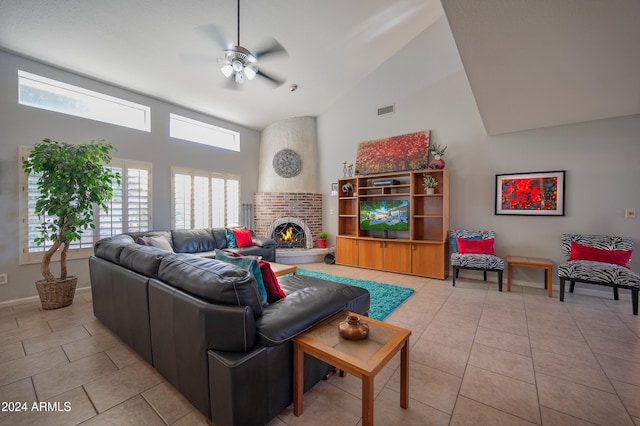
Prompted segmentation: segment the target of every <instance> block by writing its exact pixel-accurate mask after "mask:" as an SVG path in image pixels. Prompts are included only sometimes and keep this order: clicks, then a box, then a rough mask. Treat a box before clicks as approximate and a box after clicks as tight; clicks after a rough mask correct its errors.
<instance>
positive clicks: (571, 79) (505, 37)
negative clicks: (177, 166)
mask: <svg viewBox="0 0 640 426" xmlns="http://www.w3.org/2000/svg"><path fill="white" fill-rule="evenodd" d="M236 6H237V4H236V2H235V1H233V0H209V1H199V0H185V1H181V2H170V1H158V0H138V1H135V2H131V1H125V0H110V1H87V0H66V1H55V2H54V1H50V0H0V49H3V50H6V51H9V52H14V53H17V54H19V55H22V56H26V57H28V58H33V59H36V60H38V61H40V62H43V63H46V64H51V65H54V66H56V67H59V68H62V69H65V70H70V71H73V72H75V73H78V74H81V75H86V76H90V77H91V78H94V79H97V80H100V81H104V82H107V83H110V84H113V85H116V86H119V87H123V88H126V89H128V90H132V91H135V92H139V93H142V94H145V95H150V96H153V97H156V98H159V99H162V100H165V101H168V102H171V103H175V104H178V105H181V106H184V107H186V108H188V109H192V110H195V111H200V112H203V113H205V114H210V115H213V116H216V117H220V118H222V119H226V120H229V121H232V122H235V123H238V124H241V125H245V126H247V127H251V128H255V129H258V130H260V129H262V128H264V126H266V125H268V124H270V123H273V122H275V121H278V120H281V119H284V118H289V117H293V116H303V115H312V116H314V115H318V114H320V113H321V112H323V111H324V110H326V109H327V108H329V107H330V106H331V104H332V103H333V102H335V101H336V100H337V99H339V98H340V97H341V96H343V95H345V94H346V93H348V92H349V90H350V89H351V88H353V87H354V86H355V85H357V84H358V82H359V81H360V80H361V79H363V78H364V77H365V76H366V75H368V74H369V73H371V72H373V71H375V70H376V68H377V67H379V66H380V65H381V64H382V63H383V62H385V61H386V60H387V59H389V58H390V57H391V56H392V55H393V54H394V53H396V52H397V51H399V50H400V49H402V48H403V47H404V46H405V45H406V44H407V43H408V42H409V41H411V40H412V39H413V38H415V37H416V36H417V35H418V34H420V33H421V32H423V31H424V30H425V29H427V28H428V27H429V26H430V25H431V24H432V23H433V22H435V21H436V20H438V19H439V18H441V17H442V14H443V6H444V12H445V13H446V17H447V19H448V21H449V23H450V26H451V29H452V32H453V35H454V38H455V41H456V44H457V46H458V50H459V53H460V56H461V58H462V61H463V64H464V67H465V71H466V73H467V76H468V78H469V82H470V84H471V88H472V90H473V93H474V96H475V99H476V102H477V105H478V108H479V111H480V114H481V116H482V119H483V121H484V124H485V128H486V129H487V132H488V133H489V134H498V133H506V132H512V131H518V130H523V129H530V128H537V127H547V126H553V125H559V124H566V123H574V122H580V121H588V120H594V119H600V118H608V117H615V116H622V115H630V114H640V49H639V48H638V46H640V24H639V23H640V1H638V0H616V1H615V2H610V1H604V0H603V1H597V0H593V1H591V0H536V1H531V0H482V1H470V0H442V4H441V3H440V1H438V0H402V1H393V2H390V1H387V0H357V1H355V0H354V1H340V0H324V1H317V0H296V1H291V0H269V1H256V0H244V1H242V2H241V44H242V45H243V46H244V47H247V48H249V49H251V50H254V49H255V50H259V48H260V47H261V46H262V45H263V44H264V42H265V41H266V40H268V39H269V37H273V38H275V39H277V40H278V41H279V42H280V43H281V44H282V45H283V46H284V47H285V48H286V49H287V51H288V56H284V57H273V58H272V59H270V58H265V60H264V62H261V63H260V65H261V69H262V70H264V71H266V72H268V73H271V74H274V75H277V76H282V77H286V82H285V84H283V85H282V86H280V87H277V88H275V87H274V86H272V85H270V84H269V83H268V82H265V81H260V80H258V79H256V80H253V81H251V82H248V83H246V84H245V85H244V90H240V91H235V90H228V89H226V88H224V87H223V86H224V83H225V78H224V76H223V75H222V74H221V72H220V67H221V64H220V63H219V62H218V58H221V57H223V52H222V51H221V48H220V47H219V46H218V45H217V44H216V42H215V41H214V40H212V39H211V38H207V37H205V36H204V35H203V34H202V33H201V32H199V31H197V30H196V28H198V27H200V26H202V25H208V24H215V25H217V26H218V27H219V28H220V29H221V32H222V33H223V34H224V35H225V38H226V39H227V40H228V41H229V42H234V41H235V38H236V24H237V21H236V19H237V16H236ZM231 44H235V43H231ZM269 59H270V60H269ZM417 60H421V58H420V57H419V56H418V59H417ZM401 66H403V65H402V64H399V74H400V72H401ZM434 66H437V64H434ZM26 71H29V70H26ZM294 83H295V84H297V85H298V87H299V89H298V90H297V91H296V92H290V91H289V90H288V86H289V85H290V84H294Z"/></svg>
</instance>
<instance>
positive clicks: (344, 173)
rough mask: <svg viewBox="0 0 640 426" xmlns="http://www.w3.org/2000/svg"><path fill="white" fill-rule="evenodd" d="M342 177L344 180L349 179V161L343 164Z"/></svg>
mask: <svg viewBox="0 0 640 426" xmlns="http://www.w3.org/2000/svg"><path fill="white" fill-rule="evenodd" d="M342 177H343V178H346V177H347V160H344V161H343V162H342Z"/></svg>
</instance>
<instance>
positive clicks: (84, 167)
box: [22, 139, 120, 281]
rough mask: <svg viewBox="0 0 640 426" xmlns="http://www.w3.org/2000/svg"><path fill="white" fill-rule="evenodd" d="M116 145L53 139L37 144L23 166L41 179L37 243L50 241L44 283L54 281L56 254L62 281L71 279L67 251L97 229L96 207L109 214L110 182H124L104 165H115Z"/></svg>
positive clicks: (27, 171) (101, 142) (39, 180)
mask: <svg viewBox="0 0 640 426" xmlns="http://www.w3.org/2000/svg"><path fill="white" fill-rule="evenodd" d="M111 150H113V146H111V145H109V144H107V143H105V142H104V140H100V141H96V140H94V141H92V142H91V143H89V144H83V145H71V144H68V143H61V142H57V141H54V140H51V139H43V140H42V143H40V144H37V145H36V146H35V147H34V148H33V150H32V151H31V154H30V155H29V158H28V159H27V160H25V161H24V162H23V163H22V169H23V170H24V172H25V173H26V174H27V175H34V176H36V177H37V178H38V181H37V186H38V191H39V192H40V197H39V198H38V200H37V201H36V205H35V213H36V214H37V215H38V218H39V219H40V220H42V223H41V224H40V225H39V226H38V231H39V232H40V236H39V237H37V238H35V239H34V242H35V243H36V244H38V245H42V244H43V243H45V242H46V241H50V242H52V245H51V247H49V248H48V249H47V251H46V252H45V254H44V256H43V258H42V262H41V263H40V272H41V273H42V276H43V277H44V280H45V281H56V280H58V278H55V277H54V275H53V274H52V273H51V269H50V264H51V258H52V257H53V255H54V254H55V253H56V252H57V251H58V250H59V249H61V252H60V278H59V280H65V279H67V251H68V250H69V244H71V243H72V242H74V241H79V240H80V238H81V237H82V232H83V231H84V230H86V229H89V228H91V229H93V228H95V226H94V225H93V209H94V205H98V206H100V207H101V208H103V209H104V210H107V208H108V206H107V201H109V200H110V199H111V197H112V195H113V189H112V184H113V182H117V183H118V185H119V184H120V174H119V173H117V172H113V171H111V170H110V169H108V168H107V167H105V166H104V165H106V164H108V163H109V162H110V161H111V155H110V152H111Z"/></svg>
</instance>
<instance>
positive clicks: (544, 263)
mask: <svg viewBox="0 0 640 426" xmlns="http://www.w3.org/2000/svg"><path fill="white" fill-rule="evenodd" d="M512 266H523V267H525V268H540V269H544V270H545V274H544V288H546V289H547V296H549V297H553V278H552V275H551V274H552V272H553V262H552V261H551V259H545V258H541V257H523V256H507V291H511V267H512Z"/></svg>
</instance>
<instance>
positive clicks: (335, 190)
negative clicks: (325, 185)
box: [331, 182, 338, 197]
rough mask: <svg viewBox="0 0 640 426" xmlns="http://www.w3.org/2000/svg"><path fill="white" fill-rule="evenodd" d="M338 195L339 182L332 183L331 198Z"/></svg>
mask: <svg viewBox="0 0 640 426" xmlns="http://www.w3.org/2000/svg"><path fill="white" fill-rule="evenodd" d="M337 195H338V182H331V196H332V197H335V196H337Z"/></svg>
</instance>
